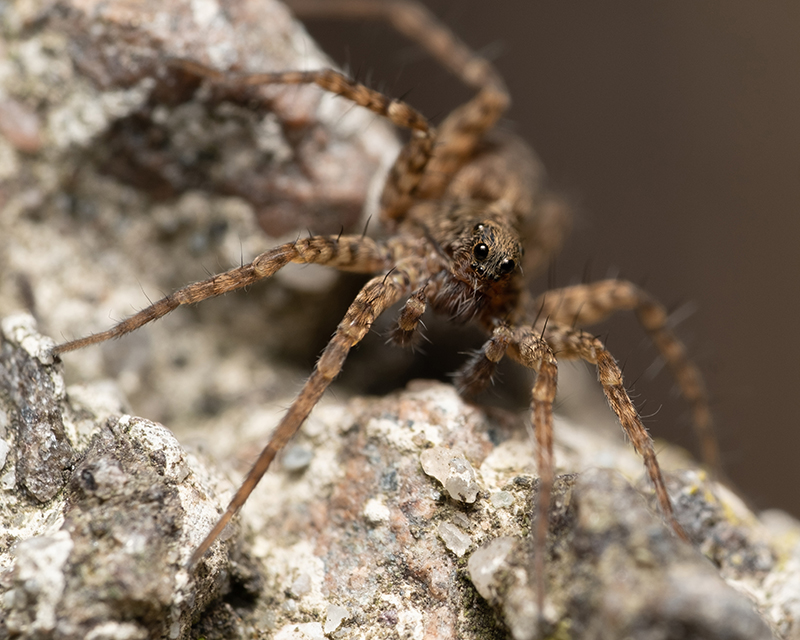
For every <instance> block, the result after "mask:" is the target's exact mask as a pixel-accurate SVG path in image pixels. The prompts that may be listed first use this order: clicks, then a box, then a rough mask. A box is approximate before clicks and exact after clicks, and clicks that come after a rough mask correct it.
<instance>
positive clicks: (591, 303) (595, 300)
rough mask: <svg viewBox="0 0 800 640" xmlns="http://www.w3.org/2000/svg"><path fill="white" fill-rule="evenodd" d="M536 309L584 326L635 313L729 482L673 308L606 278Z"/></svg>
mask: <svg viewBox="0 0 800 640" xmlns="http://www.w3.org/2000/svg"><path fill="white" fill-rule="evenodd" d="M531 309H535V310H536V311H537V312H540V310H541V315H542V316H543V317H549V318H550V319H551V320H552V321H555V322H556V323H560V324H563V325H573V326H578V327H580V326H587V325H592V324H597V323H598V322H601V321H602V320H605V319H606V318H607V317H609V316H610V315H611V314H612V313H615V312H617V311H634V313H635V314H636V317H637V319H638V320H639V323H640V324H641V325H642V327H643V328H644V330H645V331H646V332H647V334H648V335H649V336H650V339H651V340H652V342H653V344H654V345H655V346H656V349H657V350H658V353H659V355H660V356H661V357H662V358H663V359H664V361H665V362H666V364H667V366H668V367H669V369H670V371H672V375H673V376H674V377H675V380H676V381H677V383H678V386H679V387H680V390H681V394H682V395H683V397H684V398H685V399H686V401H687V402H688V403H689V406H690V407H691V409H692V418H693V420H692V422H693V425H694V430H695V433H696V435H697V438H698V440H699V442H700V446H701V452H702V458H703V462H705V464H706V465H707V466H708V468H709V469H710V470H711V472H712V473H713V474H714V475H715V477H716V478H717V479H719V480H724V478H725V475H724V473H723V471H722V465H721V462H720V454H719V445H718V443H717V439H716V437H715V435H714V429H713V421H712V418H711V410H710V408H709V402H708V392H707V391H706V387H705V384H704V382H703V377H702V375H701V374H700V371H699V370H698V369H697V366H695V364H694V363H693V362H692V361H691V360H690V359H689V356H688V355H687V353H686V347H684V345H683V343H682V342H681V341H680V340H679V339H678V337H677V336H676V335H675V333H674V332H673V331H672V330H671V329H670V328H669V324H668V321H669V318H668V314H667V310H666V309H665V308H664V307H663V306H662V305H661V304H659V303H658V301H656V300H655V298H653V296H651V295H650V294H649V293H647V292H646V291H643V290H642V289H640V288H639V287H638V286H636V285H635V284H633V283H631V282H626V281H624V280H601V281H599V282H593V283H590V284H581V285H574V286H570V287H564V288H563V289H556V290H552V291H548V292H546V293H544V294H542V295H541V296H539V298H537V299H536V300H535V301H533V303H532V304H531Z"/></svg>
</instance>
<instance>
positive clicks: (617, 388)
mask: <svg viewBox="0 0 800 640" xmlns="http://www.w3.org/2000/svg"><path fill="white" fill-rule="evenodd" d="M544 339H545V340H546V341H547V343H548V344H549V345H550V347H551V348H552V349H553V351H554V352H555V353H557V354H558V356H559V358H561V359H564V358H568V359H572V358H580V359H582V360H585V361H586V362H588V363H590V364H593V365H595V366H596V367H597V379H598V380H599V382H600V385H601V386H602V387H603V393H605V396H606V399H607V400H608V404H609V405H610V406H611V409H612V410H613V411H614V413H615V414H617V417H618V418H619V421H620V424H621V425H622V429H623V431H624V432H625V435H626V436H627V437H628V439H629V440H630V442H631V444H632V445H633V448H634V449H635V450H636V453H638V454H639V455H640V456H641V457H642V460H643V461H644V466H645V469H646V470H647V475H648V476H650V481H651V482H652V483H653V487H654V488H655V492H656V499H657V500H658V504H659V506H660V507H661V512H662V513H663V514H664V517H665V518H666V519H667V521H668V522H669V524H670V526H671V527H672V529H673V531H675V533H676V534H677V536H678V537H679V538H681V539H682V540H686V541H688V540H689V538H688V536H687V535H686V532H685V531H684V530H683V527H681V525H680V523H679V522H678V520H677V519H676V518H675V511H674V509H673V507H672V500H671V499H670V497H669V493H668V492H667V487H666V483H665V482H664V477H663V475H662V474H661V467H660V466H659V464H658V459H657V458H656V453H655V450H654V448H653V441H652V439H651V438H650V435H649V434H648V433H647V429H645V426H644V424H642V420H641V418H640V417H639V414H638V412H637V411H636V407H635V406H634V405H633V402H632V401H631V399H630V396H628V392H627V391H626V390H625V387H624V385H623V380H622V371H621V370H620V368H619V365H618V364H617V362H616V361H615V360H614V357H613V356H612V355H611V353H609V351H608V350H607V349H606V348H605V346H604V345H603V343H602V342H601V341H600V339H598V338H596V337H595V336H593V335H591V334H590V333H587V332H586V331H583V330H581V329H574V328H572V327H568V326H565V325H561V324H558V323H554V322H553V321H552V319H551V321H550V323H549V324H548V326H547V328H546V329H545V331H544Z"/></svg>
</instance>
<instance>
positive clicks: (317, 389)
mask: <svg viewBox="0 0 800 640" xmlns="http://www.w3.org/2000/svg"><path fill="white" fill-rule="evenodd" d="M409 283H410V278H409V275H408V274H407V273H406V272H405V271H403V270H402V269H394V270H392V271H391V272H390V273H388V274H387V275H383V276H376V277H375V278H372V279H371V280H370V281H369V282H368V283H367V284H366V285H364V287H363V288H362V289H361V291H359V293H358V295H357V296H356V299H355V300H354V301H353V303H352V304H351V305H350V307H349V308H348V310H347V313H345V316H344V318H343V319H342V321H341V322H340V323H339V326H338V327H337V329H336V333H335V334H334V335H333V338H331V340H330V342H329V343H328V345H327V346H326V347H325V350H324V351H323V352H322V355H321V356H320V358H319V360H317V364H316V366H315V367H314V371H313V373H312V374H311V377H309V379H308V380H307V381H306V383H305V385H304V386H303V389H302V390H301V391H300V393H299V395H298V396H297V398H296V399H295V401H294V402H293V403H292V406H291V407H289V410H288V411H287V412H286V414H285V415H284V416H283V419H282V420H281V421H280V423H279V424H278V426H277V427H276V428H275V431H274V432H273V434H272V438H270V441H269V442H268V443H267V446H266V447H264V449H263V450H262V452H261V454H260V455H259V456H258V459H257V460H256V462H255V464H254V465H253V467H252V468H251V469H250V471H249V472H248V474H247V476H246V477H245V479H244V481H243V482H242V485H241V486H240V487H239V489H238V490H237V491H236V493H235V494H234V496H233V498H232V499H231V501H230V504H229V505H228V508H227V509H226V510H225V512H224V513H223V514H222V516H221V517H220V519H219V520H218V521H217V523H216V524H215V525H214V528H213V529H212V530H211V531H210V532H209V533H208V535H207V536H206V537H205V539H204V540H203V542H201V543H200V545H199V546H198V547H197V549H196V550H195V551H194V553H193V554H192V557H191V558H190V559H189V566H190V567H191V566H193V565H194V564H196V563H197V561H198V560H200V558H202V557H203V555H204V554H205V553H206V551H208V549H209V548H210V547H211V545H212V544H214V541H215V540H216V539H217V537H219V535H220V533H222V530H223V529H224V528H225V527H226V526H227V524H228V523H229V522H230V521H231V518H233V516H234V515H236V512H237V511H238V510H239V509H240V508H241V507H242V505H243V504H244V503H245V502H246V501H247V498H248V497H249V496H250V494H251V493H252V492H253V489H255V487H256V485H257V484H258V482H259V481H260V480H261V478H262V476H263V475H264V474H265V473H266V472H267V469H268V468H269V465H270V464H271V463H272V461H273V460H274V459H275V456H276V455H277V454H278V453H279V452H280V451H281V449H283V448H284V447H285V446H286V444H287V443H288V442H289V440H291V438H292V437H293V436H294V435H295V434H296V433H297V431H298V429H299V428H300V426H301V425H302V424H303V421H304V420H305V419H306V418H307V417H308V414H309V413H310V412H311V410H312V409H313V408H314V406H315V405H316V404H317V402H318V401H319V399H320V398H321V397H322V394H323V393H324V392H325V389H327V388H328V386H329V385H330V383H331V382H333V379H334V378H335V377H336V376H337V375H338V374H339V372H340V371H341V370H342V365H343V364H344V361H345V359H346V358H347V354H348V353H350V349H352V348H353V347H354V346H355V345H356V344H358V343H359V342H360V341H361V340H362V339H363V338H364V336H365V335H366V334H367V332H369V329H370V327H371V326H372V324H373V322H375V320H376V318H377V317H378V316H379V315H380V314H381V313H383V312H384V311H385V310H386V309H387V308H388V307H390V306H392V305H393V304H394V303H395V302H397V301H398V300H399V299H400V298H401V297H402V296H403V295H404V294H407V293H408V291H409V288H410V287H409Z"/></svg>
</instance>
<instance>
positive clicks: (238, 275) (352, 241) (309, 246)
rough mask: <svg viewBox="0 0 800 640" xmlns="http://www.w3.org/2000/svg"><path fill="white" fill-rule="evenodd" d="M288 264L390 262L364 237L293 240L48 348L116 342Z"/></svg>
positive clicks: (350, 266) (365, 269)
mask: <svg viewBox="0 0 800 640" xmlns="http://www.w3.org/2000/svg"><path fill="white" fill-rule="evenodd" d="M290 262H299V263H306V264H311V263H314V264H320V265H326V266H330V267H335V268H337V269H340V270H343V271H356V272H360V273H370V272H373V273H374V272H375V271H381V270H384V269H386V268H387V267H388V265H389V263H390V256H389V252H388V250H387V249H386V248H384V246H383V245H381V244H380V243H378V242H376V241H375V240H372V239H371V238H365V237H363V236H341V237H337V236H312V237H310V238H302V239H298V240H297V241H296V242H289V243H287V244H283V245H280V246H278V247H275V248H274V249H272V250H271V251H267V252H265V253H262V254H261V255H260V256H258V257H257V258H256V259H255V260H253V261H252V262H251V263H250V264H246V265H243V266H241V267H238V268H236V269H231V270H230V271H226V272H225V273H221V274H218V275H215V276H213V277H211V278H208V279H207V280H202V281H201V282H195V283H193V284H190V285H187V286H185V287H183V288H181V289H178V290H177V291H175V292H174V293H171V294H170V295H168V296H166V297H164V298H161V299H160V300H158V301H156V302H154V303H153V304H151V305H150V306H148V307H145V308H144V309H142V310H141V311H139V313H136V314H134V315H132V316H130V317H129V318H126V319H125V320H123V321H122V322H120V323H118V324H117V325H115V326H113V327H112V328H111V329H109V330H107V331H103V332H101V333H95V334H92V335H90V336H86V337H85V338H79V339H77V340H71V341H69V342H65V343H62V344H59V345H56V346H55V347H54V348H53V355H60V354H62V353H65V352H67V351H74V350H75V349H82V348H83V347H87V346H89V345H92V344H98V343H100V342H105V341H106V340H110V339H111V338H118V337H120V336H123V335H125V334H126V333H130V332H131V331H135V330H136V329H138V328H139V327H141V326H143V325H145V324H147V323H148V322H152V321H153V320H157V319H158V318H161V317H163V316H165V315H167V314H168V313H169V312H170V311H173V310H174V309H177V308H178V307H179V306H181V305H184V304H193V303H195V302H201V301H203V300H206V299H207V298H213V297H215V296H218V295H221V294H223V293H227V292H229V291H234V290H236V289H241V288H243V287H246V286H248V285H250V284H252V283H254V282H257V281H259V280H262V279H264V278H269V277H270V276H271V275H273V274H275V272H277V271H278V270H279V269H281V268H282V267H284V266H286V265H287V264H289V263H290Z"/></svg>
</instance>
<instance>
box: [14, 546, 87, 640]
mask: <svg viewBox="0 0 800 640" xmlns="http://www.w3.org/2000/svg"><path fill="white" fill-rule="evenodd" d="M72 546H73V544H72V538H71V537H70V535H69V533H68V532H66V531H58V532H56V533H54V534H52V535H49V536H39V537H34V538H29V539H27V540H23V541H22V542H20V543H19V545H18V546H17V550H16V556H17V561H16V565H15V567H14V581H15V583H16V585H17V586H16V588H15V589H14V591H13V596H9V600H10V601H13V604H12V607H11V612H10V614H9V615H8V621H7V624H8V629H9V630H10V631H11V632H12V633H22V634H26V635H29V636H30V637H36V636H38V634H43V633H48V632H50V631H52V630H53V629H55V626H56V613H57V610H58V605H59V602H60V601H61V596H62V594H63V593H64V586H65V583H66V578H65V576H64V573H63V571H62V567H63V565H64V563H65V562H66V561H67V558H69V554H70V552H71V551H72ZM29 601H33V602H35V603H36V605H35V617H34V618H33V620H27V619H25V617H24V616H18V615H16V611H15V608H17V607H19V608H20V609H21V610H25V609H27V603H28V602H29Z"/></svg>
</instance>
